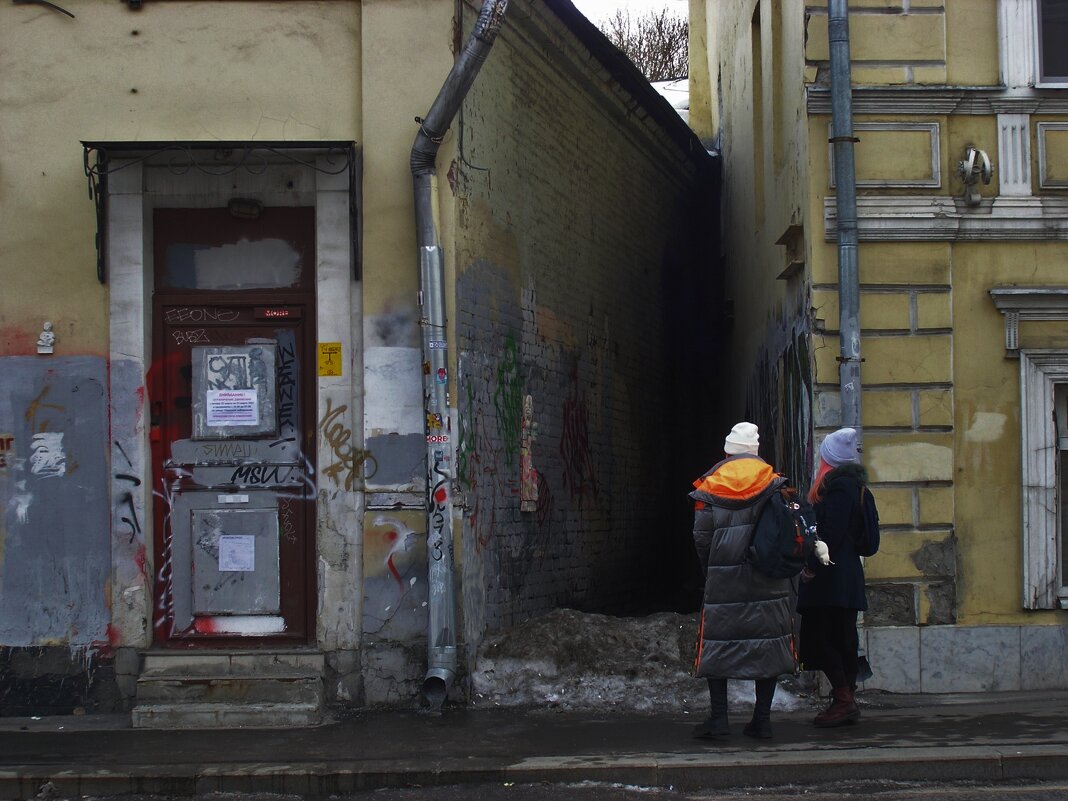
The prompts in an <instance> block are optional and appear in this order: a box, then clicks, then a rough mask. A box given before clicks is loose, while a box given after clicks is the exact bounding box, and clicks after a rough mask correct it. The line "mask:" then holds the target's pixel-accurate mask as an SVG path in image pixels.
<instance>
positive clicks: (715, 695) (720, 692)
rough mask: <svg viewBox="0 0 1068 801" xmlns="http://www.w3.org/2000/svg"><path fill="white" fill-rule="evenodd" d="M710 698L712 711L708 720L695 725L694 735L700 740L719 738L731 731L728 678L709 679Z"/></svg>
mask: <svg viewBox="0 0 1068 801" xmlns="http://www.w3.org/2000/svg"><path fill="white" fill-rule="evenodd" d="M708 699H709V701H710V703H711V707H712V709H711V713H710V714H709V716H708V720H706V721H704V722H703V723H698V724H697V725H696V726H694V727H693V736H694V737H696V738H698V739H700V740H718V739H721V738H723V737H726V736H727V735H728V734H730V733H731V732H730V726H729V725H728V722H727V680H726V679H708Z"/></svg>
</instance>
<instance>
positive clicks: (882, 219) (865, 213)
mask: <svg viewBox="0 0 1068 801" xmlns="http://www.w3.org/2000/svg"><path fill="white" fill-rule="evenodd" d="M823 218H824V222H825V232H826V233H825V237H826V239H827V241H828V242H833V241H834V240H835V239H836V238H837V236H838V224H837V223H838V216H837V209H836V208H835V199H834V197H833V196H831V197H825V198H824V199H823ZM857 226H858V235H859V237H860V239H861V241H869V242H877V241H908V240H912V241H966V242H977V241H990V242H992V241H1021V240H1032V241H1068V198H1066V197H1053V198H1051V197H1042V198H1038V197H998V198H994V199H989V198H984V199H983V200H982V201H981V202H980V204H979V205H978V206H968V205H965V203H964V201H963V200H961V199H956V198H951V197H944V196H938V197H934V196H905V195H894V196H888V195H861V196H860V197H858V198H857Z"/></svg>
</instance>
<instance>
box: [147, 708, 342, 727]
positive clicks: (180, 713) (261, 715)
mask: <svg viewBox="0 0 1068 801" xmlns="http://www.w3.org/2000/svg"><path fill="white" fill-rule="evenodd" d="M130 716H131V722H132V724H133V727H134V728H135V729H238V728H247V729H278V728H296V727H304V726H317V725H319V724H320V723H322V720H323V711H322V705H321V704H269V703H264V704H225V703H201V704H138V705H137V706H135V707H134V708H133V711H132V712H131V715H130Z"/></svg>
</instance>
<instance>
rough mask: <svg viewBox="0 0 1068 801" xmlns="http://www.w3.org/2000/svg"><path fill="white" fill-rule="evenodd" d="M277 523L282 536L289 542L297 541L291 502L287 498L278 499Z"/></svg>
mask: <svg viewBox="0 0 1068 801" xmlns="http://www.w3.org/2000/svg"><path fill="white" fill-rule="evenodd" d="M278 523H279V525H280V526H281V529H282V531H281V533H282V538H283V539H284V540H285V541H286V542H289V543H295V542H296V541H297V523H296V520H295V516H294V514H293V504H292V502H291V501H290V500H289V499H288V498H279V499H278Z"/></svg>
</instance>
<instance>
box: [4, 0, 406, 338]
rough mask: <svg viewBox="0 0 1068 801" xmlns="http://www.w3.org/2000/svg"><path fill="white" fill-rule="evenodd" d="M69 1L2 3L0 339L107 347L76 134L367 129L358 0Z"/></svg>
mask: <svg viewBox="0 0 1068 801" xmlns="http://www.w3.org/2000/svg"><path fill="white" fill-rule="evenodd" d="M62 5H63V6H64V7H65V8H67V9H68V10H69V11H71V12H72V13H73V14H75V18H74V19H71V18H69V17H67V16H64V15H62V14H59V13H57V12H55V11H51V10H48V9H46V8H44V7H41V6H34V5H14V4H6V5H3V6H0V54H2V55H0V71H2V73H3V76H4V79H3V81H2V82H0V106H2V107H3V109H4V113H3V114H2V115H0V141H3V142H4V147H3V150H2V152H0V208H2V210H3V212H2V214H0V242H3V245H4V247H3V249H2V253H3V255H2V256H0V259H2V261H0V268H2V270H3V274H4V278H5V286H4V294H5V296H6V297H11V296H17V297H19V298H20V303H19V304H7V305H5V310H4V317H3V322H2V324H0V326H2V327H0V353H2V354H18V353H26V352H29V350H28V349H29V347H30V346H31V345H32V344H33V342H34V340H35V339H36V335H37V332H39V331H40V321H41V320H43V319H52V320H56V321H57V326H56V330H57V335H58V337H59V340H60V341H61V342H62V343H63V352H64V353H79V352H81V353H96V354H100V353H103V352H105V351H106V331H107V320H106V314H105V309H106V303H105V298H106V294H105V293H106V288H105V287H102V286H100V285H99V284H98V283H97V280H96V275H95V251H94V248H93V237H94V235H95V232H96V221H95V217H94V212H93V206H92V204H91V202H90V201H89V199H88V198H87V196H86V179H85V176H84V174H83V169H82V147H81V144H80V141H79V140H141V141H151V140H186V139H191V140H211V139H230V140H261V141H262V140H286V139H312V140H314V139H360V115H361V98H360V93H361V85H360V80H359V76H360V60H361V58H360V53H361V30H360V4H359V3H357V2H342V1H341V0H338V1H336V2H314V1H311V2H302V3H299V4H294V3H286V2H213V3H198V2H180V1H178V2H167V3H148V4H146V5H145V6H144V8H143V9H142V10H140V11H136V12H135V11H131V10H130V9H129V8H128V7H127V5H126V4H125V3H120V2H110V0H107V1H106V0H69V1H68V2H66V3H63V4H62ZM396 58H398V60H399V55H398V56H396ZM43 276H47V279H46V280H42V277H43ZM27 332H29V333H32V337H31V338H30V339H28V340H27V338H26V337H27Z"/></svg>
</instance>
